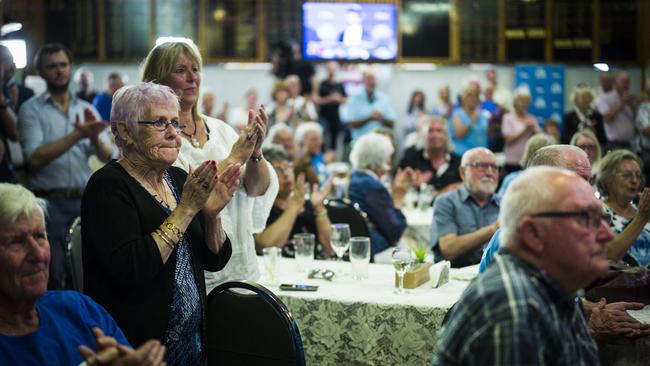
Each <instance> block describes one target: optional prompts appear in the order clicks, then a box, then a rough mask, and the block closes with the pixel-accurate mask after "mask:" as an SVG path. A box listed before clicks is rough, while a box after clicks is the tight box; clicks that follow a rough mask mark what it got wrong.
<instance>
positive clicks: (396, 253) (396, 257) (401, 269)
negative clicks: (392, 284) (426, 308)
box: [393, 248, 413, 294]
mask: <svg viewBox="0 0 650 366" xmlns="http://www.w3.org/2000/svg"><path fill="white" fill-rule="evenodd" d="M412 262H413V255H412V254H411V250H410V249H409V248H395V249H393V266H394V267H395V271H396V272H397V278H398V286H397V290H395V293H396V294H403V293H404V273H406V271H407V270H408V269H409V267H410V266H411V263H412Z"/></svg>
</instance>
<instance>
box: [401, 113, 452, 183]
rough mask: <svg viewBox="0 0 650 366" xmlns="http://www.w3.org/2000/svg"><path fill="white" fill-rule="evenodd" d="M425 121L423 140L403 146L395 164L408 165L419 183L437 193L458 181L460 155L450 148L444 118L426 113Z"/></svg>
mask: <svg viewBox="0 0 650 366" xmlns="http://www.w3.org/2000/svg"><path fill="white" fill-rule="evenodd" d="M428 121H429V123H428V124H427V128H426V134H425V136H426V137H425V138H424V139H423V140H424V141H423V143H421V144H420V146H419V147H418V146H411V147H410V148H408V149H406V151H405V152H404V157H403V158H402V161H400V162H399V167H400V168H407V167H410V168H412V169H413V170H414V171H415V172H416V174H418V175H420V176H421V180H422V181H423V183H427V184H431V185H432V186H433V187H434V188H435V189H436V191H437V192H438V194H441V193H444V192H448V191H451V190H454V189H456V188H458V186H459V185H460V181H461V179H460V172H459V170H458V168H459V167H460V156H458V155H456V154H454V153H453V151H452V146H451V142H450V141H449V132H448V131H447V121H446V120H444V119H443V118H441V117H429V118H428Z"/></svg>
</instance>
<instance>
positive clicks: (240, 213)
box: [174, 116, 279, 292]
mask: <svg viewBox="0 0 650 366" xmlns="http://www.w3.org/2000/svg"><path fill="white" fill-rule="evenodd" d="M201 117H202V118H203V120H204V121H205V123H206V125H207V126H208V129H209V130H210V138H209V139H208V141H207V142H206V143H205V145H203V148H200V147H199V148H196V147H194V146H192V144H191V143H189V142H188V141H187V140H184V141H183V143H182V144H181V149H180V153H179V155H178V159H177V160H176V162H175V163H174V166H177V167H179V168H182V169H184V170H185V171H189V165H190V164H192V168H193V169H194V168H196V167H197V166H198V165H199V164H201V163H202V162H204V161H206V160H216V161H222V160H224V159H225V158H227V157H228V155H229V154H230V150H231V149H232V146H233V145H234V144H235V142H236V141H237V139H238V138H239V136H238V135H237V133H236V132H235V130H234V129H233V128H232V127H230V126H229V125H228V124H227V123H225V122H223V121H221V120H218V119H215V118H212V117H207V116H201ZM265 164H266V166H267V167H268V170H269V177H270V182H269V187H268V188H267V190H266V192H265V193H264V194H263V195H262V196H258V197H249V196H248V194H247V193H246V188H245V187H244V184H243V183H244V180H243V179H242V180H241V184H240V186H239V188H237V191H236V192H235V195H234V196H233V198H232V199H231V200H230V202H229V203H228V205H227V206H226V207H225V208H224V209H223V211H222V212H221V223H222V225H223V228H224V230H225V232H226V234H227V235H228V238H230V242H231V244H232V256H231V257H230V260H229V261H228V264H226V267H224V268H223V269H222V270H221V271H219V272H207V271H206V272H205V282H206V287H207V290H208V292H209V291H210V290H212V289H213V288H214V287H215V286H217V285H218V284H220V283H223V282H227V281H232V280H251V281H257V280H259V277H260V272H259V269H258V266H257V257H256V254H255V240H254V239H253V233H259V232H261V231H262V230H264V228H265V227H266V220H267V218H268V216H269V212H270V211H271V207H272V206H273V201H275V196H276V195H277V194H278V188H279V185H278V177H277V175H276V174H275V170H274V169H273V166H271V164H269V163H268V162H266V161H265Z"/></svg>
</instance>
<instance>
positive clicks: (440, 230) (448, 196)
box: [431, 147, 499, 267]
mask: <svg viewBox="0 0 650 366" xmlns="http://www.w3.org/2000/svg"><path fill="white" fill-rule="evenodd" d="M459 171H460V177H461V179H462V180H463V184H462V185H461V186H460V188H458V189H457V190H454V191H451V192H447V193H445V194H443V195H441V196H438V198H437V199H436V201H435V205H434V208H433V222H432V224H431V244H432V246H433V251H434V253H435V256H436V259H442V258H444V259H447V260H449V261H451V265H452V267H464V266H469V265H472V264H476V263H478V262H479V261H480V260H481V255H482V254H483V247H484V246H485V245H486V244H487V242H488V241H489V240H490V238H491V237H492V235H493V234H494V232H495V231H496V230H497V229H498V227H499V223H498V222H497V218H498V216H499V200H498V197H497V196H496V195H495V194H494V192H495V190H496V188H497V183H498V179H499V169H498V167H497V164H496V158H495V157H494V154H493V153H492V151H490V150H488V149H486V148H482V147H478V148H474V149H471V150H468V151H467V152H465V154H463V157H462V159H461V164H460V168H459Z"/></svg>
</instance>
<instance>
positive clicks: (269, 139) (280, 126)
mask: <svg viewBox="0 0 650 366" xmlns="http://www.w3.org/2000/svg"><path fill="white" fill-rule="evenodd" d="M280 131H287V132H289V133H290V134H291V136H293V130H292V129H291V127H289V125H287V124H286V123H283V122H278V123H276V124H274V125H273V126H271V127H270V128H269V132H268V135H267V136H266V139H264V144H263V145H264V147H265V148H268V147H271V145H273V140H275V135H276V134H277V133H278V132H280ZM294 140H295V139H294Z"/></svg>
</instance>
